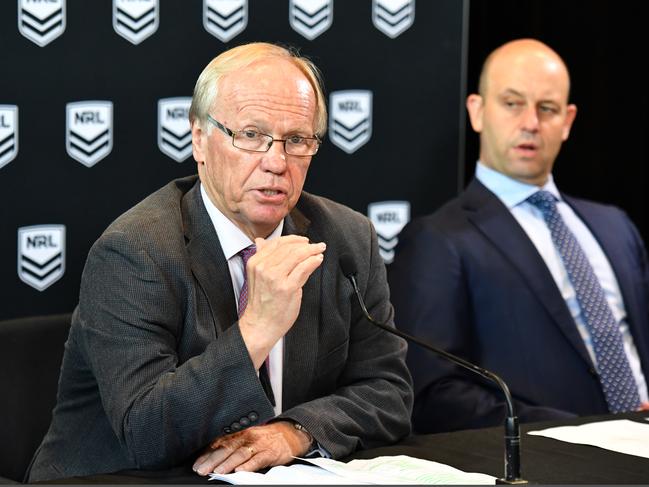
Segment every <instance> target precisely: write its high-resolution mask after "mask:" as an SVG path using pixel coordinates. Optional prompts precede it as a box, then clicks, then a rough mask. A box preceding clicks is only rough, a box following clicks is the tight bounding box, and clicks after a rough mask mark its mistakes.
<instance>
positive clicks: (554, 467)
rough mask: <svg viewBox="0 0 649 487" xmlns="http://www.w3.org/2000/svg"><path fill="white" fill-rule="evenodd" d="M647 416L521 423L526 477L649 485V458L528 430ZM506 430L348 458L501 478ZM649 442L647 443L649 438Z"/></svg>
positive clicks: (176, 475)
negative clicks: (409, 462)
mask: <svg viewBox="0 0 649 487" xmlns="http://www.w3.org/2000/svg"><path fill="white" fill-rule="evenodd" d="M645 417H649V412H646V413H631V414H622V415H616V416H593V417H586V418H578V419H574V420H570V421H561V422H556V421H555V422H543V423H529V424H525V425H522V426H521V458H522V461H521V464H522V468H521V470H522V476H523V478H525V479H526V480H528V481H529V482H530V483H535V484H591V485H592V484H609V485H610V484H627V485H628V484H649V459H648V458H641V457H636V456H632V455H624V454H621V453H615V452H612V451H609V450H604V449H601V448H596V447H593V446H587V445H575V444H571V443H565V442H562V441H558V440H554V439H551V438H544V437H540V436H530V435H527V434H526V432H528V431H534V430H539V429H544V428H548V427H552V426H569V425H579V424H584V423H590V422H594V421H604V420H610V419H631V420H635V421H639V422H643V423H647V421H645V420H644V418H645ZM503 434H504V431H503V428H500V427H498V428H484V429H476V430H464V431H456V432H452V433H439V434H433V435H415V436H411V437H409V438H407V439H405V440H403V441H401V442H400V443H398V444H396V445H392V446H386V447H382V448H375V449H372V450H365V451H360V452H357V453H355V454H354V455H352V456H350V457H348V458H346V459H344V460H345V461H347V460H352V459H355V458H374V457H377V456H382V455H409V456H412V457H417V458H423V459H426V460H433V461H436V462H440V463H445V464H448V465H451V466H453V467H456V468H459V469H460V470H464V471H467V472H480V473H486V474H489V475H493V476H495V477H502V476H503V475H504V462H503V450H504V439H503ZM647 441H648V442H649V438H647ZM48 483H65V484H75V483H76V484H80V483H82V484H90V483H98V484H205V483H208V480H207V477H200V476H198V475H196V474H195V473H194V472H192V471H191V468H190V466H185V467H178V468H175V469H172V470H165V471H157V472H147V471H123V472H118V473H114V474H109V475H93V476H89V477H74V478H70V479H65V480H59V481H57V482H48ZM209 483H211V484H215V483H217V482H209Z"/></svg>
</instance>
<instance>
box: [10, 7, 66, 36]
mask: <svg viewBox="0 0 649 487" xmlns="http://www.w3.org/2000/svg"><path fill="white" fill-rule="evenodd" d="M18 30H19V31H20V33H21V34H22V35H23V36H25V37H26V38H27V39H29V40H30V41H32V42H33V43H35V44H37V45H38V46H40V47H44V46H46V45H47V44H49V43H50V42H52V41H53V40H54V39H56V38H57V37H59V36H60V35H61V34H63V31H65V0H48V1H47V2H43V1H38V0H18Z"/></svg>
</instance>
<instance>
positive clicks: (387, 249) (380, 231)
mask: <svg viewBox="0 0 649 487" xmlns="http://www.w3.org/2000/svg"><path fill="white" fill-rule="evenodd" d="M367 214H368V216H369V218H370V220H372V223H373V224H374V228H375V229H376V233H377V236H378V240H379V253H380V254H381V257H383V261H384V262H385V263H386V264H390V263H391V262H392V261H393V260H394V248H395V247H396V246H397V243H399V238H398V237H397V235H399V232H400V231H401V230H402V229H403V227H404V226H405V224H406V223H408V221H410V203H409V202H407V201H380V202H378V203H370V204H369V206H368V207H367Z"/></svg>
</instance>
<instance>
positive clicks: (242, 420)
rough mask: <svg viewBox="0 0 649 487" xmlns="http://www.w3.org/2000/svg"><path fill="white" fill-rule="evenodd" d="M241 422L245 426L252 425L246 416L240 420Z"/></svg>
mask: <svg viewBox="0 0 649 487" xmlns="http://www.w3.org/2000/svg"><path fill="white" fill-rule="evenodd" d="M239 423H240V424H241V426H243V427H246V426H250V420H249V419H248V418H247V417H245V416H244V417H243V418H241V419H240V420H239Z"/></svg>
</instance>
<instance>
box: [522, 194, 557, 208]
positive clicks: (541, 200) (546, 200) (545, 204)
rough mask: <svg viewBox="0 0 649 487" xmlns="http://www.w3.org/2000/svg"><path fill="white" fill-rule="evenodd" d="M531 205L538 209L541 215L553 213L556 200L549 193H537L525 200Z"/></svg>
mask: <svg viewBox="0 0 649 487" xmlns="http://www.w3.org/2000/svg"><path fill="white" fill-rule="evenodd" d="M527 201H529V202H530V203H531V204H533V205H534V206H536V207H537V208H538V209H540V210H541V211H542V212H543V213H548V212H551V211H554V210H555V209H556V206H557V200H556V198H555V197H554V195H553V194H552V193H550V192H549V191H537V192H536V193H534V194H533V195H532V196H530V197H529V198H527Z"/></svg>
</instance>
